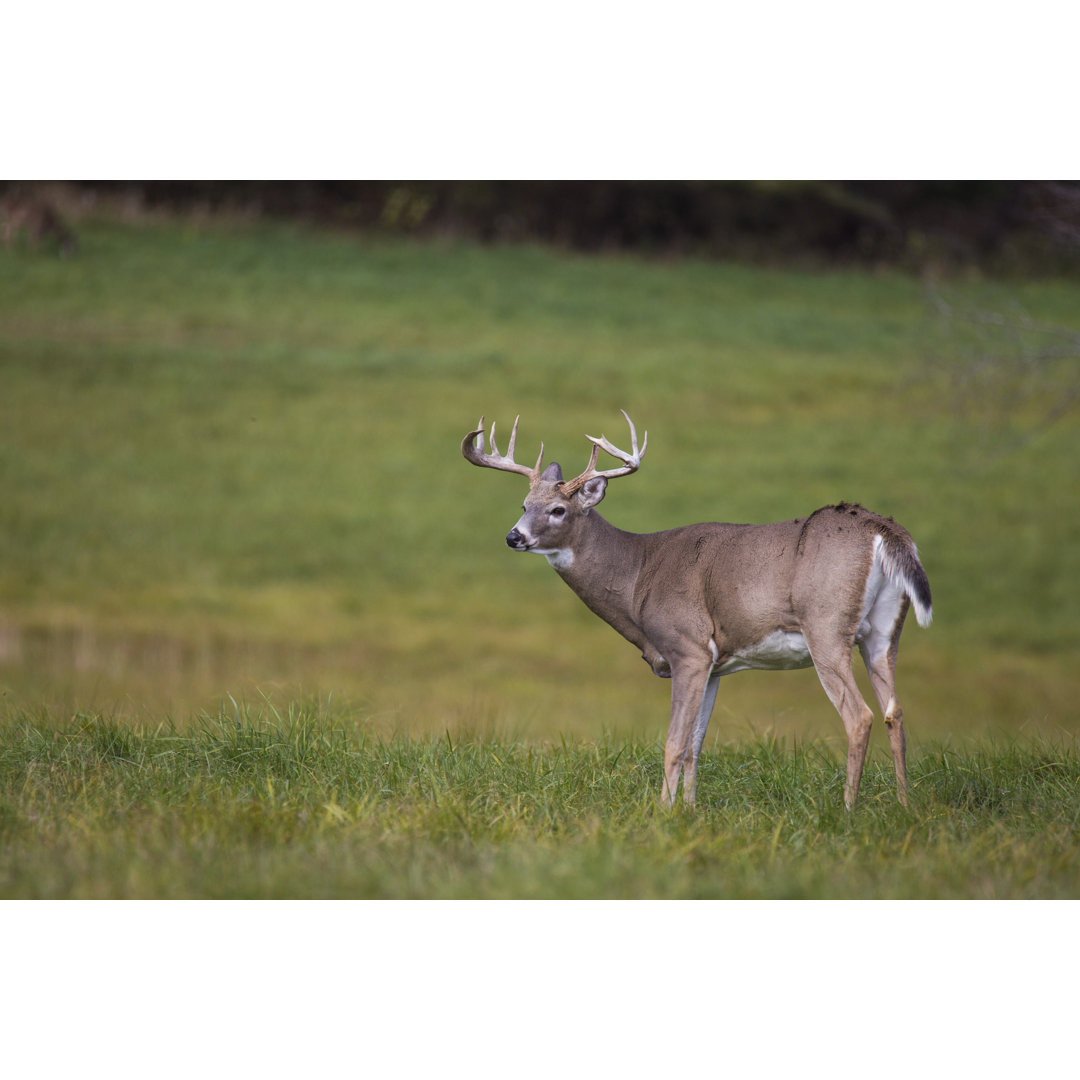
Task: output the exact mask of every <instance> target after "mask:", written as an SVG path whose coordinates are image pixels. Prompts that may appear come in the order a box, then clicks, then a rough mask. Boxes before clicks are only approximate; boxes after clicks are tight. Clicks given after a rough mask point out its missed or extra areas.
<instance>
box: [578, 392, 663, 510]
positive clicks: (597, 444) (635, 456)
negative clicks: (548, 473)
mask: <svg viewBox="0 0 1080 1080" xmlns="http://www.w3.org/2000/svg"><path fill="white" fill-rule="evenodd" d="M619 411H620V412H621V413H622V414H623V416H625V417H626V422H627V423H628V424H629V425H630V445H631V447H632V449H631V451H630V453H629V454H628V453H627V452H626V451H625V450H620V449H619V448H618V447H617V446H615V445H613V444H612V443H611V442H609V441H608V439H607V437H606V436H604V435H601V436H600V437H599V438H597V437H596V436H595V435H586V436H585V438H586V439H588V440H589V442H591V443H592V444H593V448H592V454H591V456H590V457H589V464H588V465H586V466H585V471H584V472H583V473H582V474H581V475H580V476H576V477H575V478H574V479H573V480H568V481H567V482H566V483H565V484H563V485H562V490H563V493H564V494H566V495H572V494H573V493H574V492H575V491H578V490H579V489H580V488H582V487H584V486H585V484H586V483H588V481H590V480H592V479H594V478H595V477H598V476H602V477H603V478H604V479H605V480H614V479H615V477H617V476H628V475H629V474H630V473H632V472H637V470H638V469H639V468H640V466H641V459H642V457H643V456H644V454H645V451H646V450H647V449H648V446H649V433H648V432H647V431H646V432H645V438H644V439H643V440H642V444H641V449H640V450H639V449H638V439H637V428H635V427H634V421H633V420H631V419H630V416H629V414H628V413H627V411H626V410H625V409H620V410H619ZM601 450H603V451H605V453H608V454H610V455H611V456H612V457H613V458H616V459H618V460H619V461H621V462H623V464H622V465H620V466H619V467H618V468H616V469H603V470H600V471H597V468H596V461H597V457H598V455H599V453H600V451H601Z"/></svg>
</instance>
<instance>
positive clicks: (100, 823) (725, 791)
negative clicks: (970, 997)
mask: <svg viewBox="0 0 1080 1080" xmlns="http://www.w3.org/2000/svg"><path fill="white" fill-rule="evenodd" d="M79 233H80V249H79V252H78V254H77V255H76V256H75V257H73V258H70V259H56V258H53V257H49V256H45V255H34V254H33V253H29V252H25V251H20V252H7V251H0V431H2V433H3V435H2V438H0V496H2V497H0V694H2V700H0V770H2V772H0V784H2V786H0V895H3V896H21V897H44V896H48V897H89V896H93V897H101V896H125V897H126V896H133V897H159V896H372V897H375V896H379V897H382V896H417V897H420V896H441V897H458V896H483V897H487V896H657V897H677V896H683V897H688V896H725V897H729V896H731V897H734V896H739V897H758V896H816V897H829V896H836V897H847V896H873V897H877V896H900V897H907V896H928V897H938V896H941V897H945V896H948V897H963V896H1009V897H1021V896H1025V897H1033V896H1077V895H1080V872H1078V859H1077V855H1078V853H1080V847H1078V844H1077V823H1078V818H1080V781H1078V776H1080V765H1078V752H1077V742H1076V739H1077V732H1078V729H1080V712H1078V710H1077V707H1076V704H1075V703H1076V701H1077V698H1078V693H1077V692H1078V690H1080V676H1078V674H1077V671H1076V656H1077V654H1078V648H1080V618H1078V615H1080V514H1078V512H1077V509H1076V504H1077V496H1078V495H1080V487H1078V483H1077V476H1078V475H1080V442H1078V425H1077V418H1076V415H1075V411H1069V410H1068V408H1067V407H1066V406H1067V404H1068V401H1069V395H1070V394H1073V395H1074V394H1075V375H1074V374H1073V372H1074V371H1075V355H1071V356H1064V357H1061V358H1058V359H1053V358H1047V359H1044V358H1043V352H1042V351H1041V350H1042V346H1043V341H1044V339H1046V338H1047V335H1046V334H1045V333H1044V332H1043V331H1042V329H1041V327H1042V326H1044V325H1046V326H1052V327H1058V328H1062V330H1063V331H1067V332H1069V333H1071V334H1073V335H1075V334H1077V333H1080V285H1078V284H1077V283H1075V282H1068V281H1058V280H1044V281H1030V280H1027V281H1007V282H1006V281H989V280H985V279H981V278H978V277H974V276H964V277H957V278H953V279H945V280H944V281H943V282H941V283H940V284H939V285H938V286H937V289H936V290H935V291H934V292H933V294H929V293H928V289H927V286H926V285H925V284H924V283H923V282H921V281H918V280H916V279H914V278H911V277H908V276H903V275H899V274H894V273H890V272H879V273H867V272H857V271H840V270H830V271H822V270H817V271H813V270H810V269H802V270H770V269H764V268H747V267H741V266H734V265H725V264H722V263H706V262H698V261H693V260H676V261H661V260H656V261H648V260H639V259H630V258H622V257H607V256H595V257H582V256H575V255H568V254H564V253H558V252H553V251H549V250H544V249H539V248H532V247H502V248H482V247H478V246H474V245H470V244H464V243H455V242H450V241H446V242H428V243H413V242H407V241H403V240H389V239H379V238H371V237H366V238H365V237H356V236H346V235H332V234H325V233H320V232H317V231H313V230H307V229H303V228H299V227H292V226H283V225H271V224H264V223H259V224H256V223H242V222H234V223H229V222H207V221H200V220H197V219H194V218H192V219H188V220H173V221H168V220H155V219H145V220H140V221H125V220H123V219H121V218H118V217H113V218H107V217H101V218H98V219H95V218H92V217H91V218H87V219H86V220H84V221H82V222H81V223H80V225H79ZM943 298H944V302H943ZM946 304H947V305H948V307H946V306H945V305H946ZM969 312H989V313H995V318H990V319H988V318H976V319H974V320H971V319H967V318H965V317H964V315H965V313H969ZM1000 313H1004V314H1003V317H1002V318H996V314H1000ZM1050 336H1051V337H1052V336H1053V335H1050ZM620 408H625V409H627V411H628V412H629V413H630V415H631V416H632V417H633V418H634V420H635V422H636V423H637V424H638V427H639V430H641V429H642V428H647V429H648V431H649V451H648V456H647V457H646V459H645V462H644V464H643V467H642V469H641V471H640V473H638V474H637V475H635V476H633V477H631V478H627V479H626V480H623V481H616V482H614V483H613V484H612V485H611V486H610V488H609V491H608V495H607V499H606V500H605V503H604V506H603V508H602V513H604V515H605V516H606V517H608V518H609V519H610V520H612V521H614V522H615V523H616V524H618V525H620V526H622V527H624V528H629V529H635V530H639V531H646V530H653V529H660V528H666V527H669V526H672V525H676V524H684V523H687V522H690V521H694V520H706V519H714V520H726V521H764V520H770V519H780V518H784V517H794V516H797V515H801V514H805V513H807V512H809V511H811V510H813V509H815V508H817V507H819V506H821V505H824V504H826V503H830V502H836V501H839V500H842V499H846V500H850V501H859V502H862V503H864V504H865V505H867V506H869V507H871V508H873V509H876V510H878V511H880V512H882V513H886V514H891V515H894V516H895V517H896V518H897V519H898V520H899V521H901V522H902V523H903V524H904V525H905V526H906V527H907V528H908V529H909V531H910V532H911V533H912V535H913V536H914V537H915V539H916V541H917V543H918V544H919V548H920V553H921V555H922V558H923V561H924V564H925V566H926V568H927V572H928V574H929V577H930V581H931V585H932V587H933V590H934V604H935V621H934V624H933V625H932V627H930V628H929V629H928V630H920V629H919V628H918V627H916V626H915V625H914V622H913V621H910V622H909V626H908V629H907V630H906V632H905V636H904V640H903V643H902V646H901V651H900V662H899V686H900V692H901V695H902V701H903V704H904V708H905V720H906V723H907V727H908V731H909V756H910V758H911V768H912V783H913V794H914V797H913V800H912V806H911V807H910V808H909V809H907V810H903V809H901V808H900V807H898V806H897V805H896V804H895V800H894V799H893V796H892V782H891V779H890V773H891V764H890V763H889V760H888V753H887V748H886V740H885V737H884V733H883V732H882V731H877V732H876V733H875V736H874V738H873V739H872V743H871V748H872V749H871V754H872V758H871V762H870V765H869V768H868V774H867V778H866V779H865V780H864V788H863V793H862V802H861V804H860V809H859V811H858V812H857V813H856V814H854V815H845V814H844V813H843V812H842V810H841V805H842V804H841V794H840V791H841V784H842V780H841V768H842V765H841V760H842V751H843V734H842V729H841V727H840V723H839V720H838V718H837V717H836V715H835V713H834V712H833V710H832V707H831V706H830V705H829V703H828V701H827V700H826V698H825V696H824V694H823V693H822V691H821V689H820V687H819V686H818V684H817V681H816V678H815V676H814V673H813V672H812V671H802V672H788V673H783V674H766V673H747V674H745V675H741V676H738V677H737V678H732V679H727V680H724V681H723V682H722V683H721V690H720V694H719V696H718V700H717V707H716V712H715V714H714V718H713V722H712V726H711V727H710V731H709V736H708V739H707V741H706V747H705V756H704V758H703V765H702V771H701V773H700V778H699V811H698V812H697V813H696V814H693V815H687V814H685V813H683V812H682V811H679V812H676V813H674V814H665V813H661V812H660V811H659V810H658V809H657V807H656V805H655V795H656V792H657V791H658V790H659V783H660V755H661V746H662V737H663V733H664V728H665V726H666V717H667V697H668V691H669V684H667V683H666V682H661V681H660V680H657V679H655V678H654V677H653V676H651V675H650V674H649V671H648V669H647V668H646V666H645V665H644V664H643V663H642V662H641V660H640V658H639V656H638V655H637V653H636V651H635V650H634V649H633V648H632V647H631V646H629V645H628V644H627V643H626V642H624V641H622V639H620V638H619V637H618V636H617V635H616V634H615V633H614V631H612V630H611V629H610V628H608V627H606V626H604V625H603V624H602V623H601V622H599V621H598V620H597V619H596V618H595V616H593V615H592V614H591V613H590V612H588V611H587V610H586V609H585V608H584V606H583V605H581V603H580V602H579V601H578V600H577V599H576V597H574V596H573V595H572V594H571V593H570V592H569V590H568V589H566V588H565V586H563V585H562V583H561V582H560V581H559V580H558V578H557V577H556V576H555V575H554V574H553V572H552V571H551V570H550V568H549V567H548V566H547V565H546V563H545V562H544V560H542V559H536V558H527V557H523V556H520V555H517V554H516V553H513V552H511V551H509V550H508V549H507V548H506V547H505V544H504V542H503V536H504V535H505V533H506V531H507V530H508V529H509V527H510V526H511V525H512V524H513V522H514V521H515V519H516V517H517V514H518V507H519V504H520V501H521V497H522V495H523V481H520V479H519V478H515V477H510V476H501V475H498V474H496V473H492V472H488V471H480V470H477V469H474V468H471V467H470V466H469V465H467V464H466V463H465V462H464V461H463V459H462V458H461V455H460V452H459V449H458V444H459V443H460V440H461V438H462V436H463V435H464V433H465V432H466V431H468V430H469V429H470V428H471V427H473V426H474V425H475V422H476V420H477V419H478V417H479V416H480V414H481V413H483V414H485V415H486V416H487V418H488V420H489V422H490V421H491V420H492V419H495V420H497V421H498V423H499V426H500V428H501V429H502V430H504V431H508V430H509V425H510V424H511V423H512V422H513V418H514V416H515V415H516V414H517V413H520V414H521V416H522V419H521V430H520V436H519V460H524V459H526V458H530V455H531V454H535V451H536V448H537V446H538V444H539V442H540V440H541V439H542V440H543V441H544V443H545V445H546V447H547V459H548V460H559V461H560V462H562V464H563V465H564V467H565V468H566V469H569V470H573V471H577V470H578V469H580V468H581V467H582V466H583V465H584V463H585V461H586V459H587V453H586V448H587V445H588V444H587V443H586V442H585V439H584V438H583V434H584V433H585V432H588V433H590V434H599V433H600V432H601V431H603V432H604V433H605V434H607V435H608V436H609V437H611V438H612V439H613V440H614V441H615V442H616V443H618V442H619V441H620V438H621V437H622V435H623V432H624V425H623V421H622V419H621V417H620V415H619V409H620ZM530 460H531V458H530ZM862 685H863V686H864V687H865V686H866V681H865V679H863V680H862Z"/></svg>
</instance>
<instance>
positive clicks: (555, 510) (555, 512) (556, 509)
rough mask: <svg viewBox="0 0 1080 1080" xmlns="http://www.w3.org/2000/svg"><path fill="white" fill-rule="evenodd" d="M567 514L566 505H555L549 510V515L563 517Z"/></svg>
mask: <svg viewBox="0 0 1080 1080" xmlns="http://www.w3.org/2000/svg"><path fill="white" fill-rule="evenodd" d="M565 514H566V507H565V506H553V507H552V508H551V509H550V510H549V511H548V517H553V518H561V517H563V516H565Z"/></svg>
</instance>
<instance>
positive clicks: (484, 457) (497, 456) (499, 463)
mask: <svg viewBox="0 0 1080 1080" xmlns="http://www.w3.org/2000/svg"><path fill="white" fill-rule="evenodd" d="M520 419H521V417H520V416H518V417H516V418H515V420H514V427H513V429H512V430H511V432H510V445H509V446H508V447H507V450H506V455H505V456H504V455H503V454H501V453H499V448H498V446H496V445H495V424H494V422H492V425H491V434H490V435H489V436H488V442H489V443H490V446H491V452H490V453H486V452H485V450H484V418H483V417H482V416H481V417H480V423H479V424H478V425H477V427H476V429H475V430H474V431H470V432H469V434H468V435H466V436H465V438H464V439H462V440H461V452H462V454H463V455H464V457H465V460H466V461H471V462H472V463H473V464H474V465H480V466H482V467H484V468H487V469H501V470H502V471H503V472H516V473H521V475H522V476H527V477H528V478H529V483H530V484H532V483H534V482H535V481H536V479H537V477H539V475H540V463H541V462H542V461H543V460H544V444H543V443H541V444H540V456H539V457H538V458H537V459H536V466H535V467H534V468H529V466H528V465H519V464H518V463H517V462H516V461H515V460H514V447H515V446H516V444H517V429H518V420H520Z"/></svg>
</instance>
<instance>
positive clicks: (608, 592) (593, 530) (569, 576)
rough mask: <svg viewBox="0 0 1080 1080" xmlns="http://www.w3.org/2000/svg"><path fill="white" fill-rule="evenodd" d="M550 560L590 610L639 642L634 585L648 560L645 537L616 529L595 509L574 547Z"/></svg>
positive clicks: (639, 633) (549, 555)
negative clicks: (646, 559) (645, 561)
mask: <svg viewBox="0 0 1080 1080" xmlns="http://www.w3.org/2000/svg"><path fill="white" fill-rule="evenodd" d="M547 559H548V562H549V563H551V565H552V567H554V569H555V571H556V572H557V573H558V575H559V577H561V578H562V579H563V581H565V582H566V584H567V585H569V586H570V588H571V589H573V590H574V592H576V593H577V594H578V596H579V597H581V599H582V601H583V602H584V603H585V605H586V606H587V607H588V608H589V609H590V610H592V611H593V612H595V613H596V614H597V615H599V616H600V618H601V619H603V620H604V621H605V622H606V623H609V624H610V625H611V626H613V627H614V628H615V629H616V630H618V632H619V633H620V634H622V635H623V637H625V638H627V639H629V640H630V641H633V642H635V643H639V638H640V637H641V632H640V628H639V627H638V624H637V621H636V618H635V613H636V612H635V604H634V587H635V585H636V584H637V579H638V574H639V572H640V570H641V567H642V565H643V563H644V559H645V545H644V537H642V536H641V535H640V534H638V533H630V532H624V531H623V530H622V529H617V528H616V527H615V526H614V525H612V524H611V523H610V522H607V521H605V520H604V519H603V518H602V517H601V516H600V515H599V514H598V513H596V511H595V510H594V511H592V513H590V514H589V516H588V518H586V519H585V521H584V522H582V528H581V531H580V534H579V536H578V537H577V538H576V542H575V543H574V545H573V547H571V548H566V549H564V550H561V551H557V552H552V553H550V554H548V556H547Z"/></svg>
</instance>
